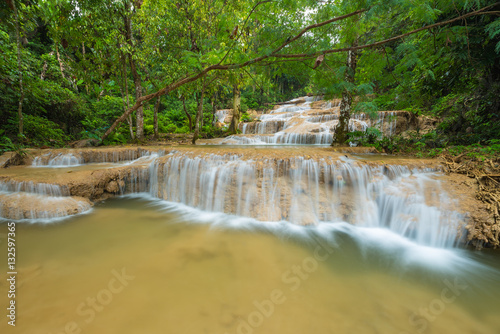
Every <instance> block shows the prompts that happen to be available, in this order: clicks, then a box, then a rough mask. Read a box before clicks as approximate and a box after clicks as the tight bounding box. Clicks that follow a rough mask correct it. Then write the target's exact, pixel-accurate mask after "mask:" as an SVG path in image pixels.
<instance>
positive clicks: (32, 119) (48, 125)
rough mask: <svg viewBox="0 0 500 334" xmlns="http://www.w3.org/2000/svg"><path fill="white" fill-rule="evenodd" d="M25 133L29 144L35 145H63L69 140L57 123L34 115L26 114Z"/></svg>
mask: <svg viewBox="0 0 500 334" xmlns="http://www.w3.org/2000/svg"><path fill="white" fill-rule="evenodd" d="M24 135H25V137H26V139H27V141H28V144H30V145H35V146H42V145H48V146H62V145H64V143H65V142H66V141H68V140H69V137H68V136H66V134H65V133H64V131H63V130H62V129H61V128H59V126H58V125H57V124H56V123H54V122H51V121H49V120H48V119H46V118H43V117H40V116H34V115H25V116H24Z"/></svg>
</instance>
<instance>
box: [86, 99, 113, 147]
mask: <svg viewBox="0 0 500 334" xmlns="http://www.w3.org/2000/svg"><path fill="white" fill-rule="evenodd" d="M122 113H123V101H122V99H121V98H119V97H113V96H109V95H106V96H103V97H102V98H101V99H100V100H99V101H95V102H93V103H92V109H91V110H90V111H88V112H87V113H86V115H85V119H84V120H83V121H82V125H83V126H84V127H85V129H86V131H87V133H92V135H89V136H88V137H89V138H95V136H98V137H100V136H102V134H104V132H106V130H107V129H108V128H109V127H110V126H111V124H112V123H113V122H114V120H115V119H116V118H118V117H119V116H121V114H122Z"/></svg>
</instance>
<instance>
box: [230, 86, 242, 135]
mask: <svg viewBox="0 0 500 334" xmlns="http://www.w3.org/2000/svg"><path fill="white" fill-rule="evenodd" d="M240 113H241V92H240V89H239V87H238V84H235V85H234V86H233V118H232V119H231V124H230V125H229V131H230V132H231V133H236V132H237V131H238V124H239V122H240V117H241V115H240Z"/></svg>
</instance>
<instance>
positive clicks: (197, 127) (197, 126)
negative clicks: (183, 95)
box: [193, 85, 205, 145]
mask: <svg viewBox="0 0 500 334" xmlns="http://www.w3.org/2000/svg"><path fill="white" fill-rule="evenodd" d="M204 95H205V85H203V87H202V89H201V93H200V95H199V99H198V112H197V113H196V120H195V122H194V133H193V145H196V140H197V139H198V136H199V134H200V121H201V118H202V117H203V97H204Z"/></svg>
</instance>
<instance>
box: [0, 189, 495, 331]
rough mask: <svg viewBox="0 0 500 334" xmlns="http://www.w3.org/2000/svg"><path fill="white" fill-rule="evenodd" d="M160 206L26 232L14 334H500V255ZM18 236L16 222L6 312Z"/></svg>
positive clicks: (114, 206)
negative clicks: (13, 254) (446, 248)
mask: <svg viewBox="0 0 500 334" xmlns="http://www.w3.org/2000/svg"><path fill="white" fill-rule="evenodd" d="M159 204H161V202H158V201H155V202H153V201H148V200H144V199H138V198H136V199H130V198H129V199H116V200H112V201H108V202H106V203H104V204H101V205H98V206H97V207H96V208H95V209H94V210H93V211H92V212H91V213H90V214H87V215H82V216H77V217H73V218H70V219H67V220H65V221H62V222H58V223H52V224H27V223H19V224H17V239H18V244H17V267H18V272H19V274H18V278H17V279H18V285H17V292H18V295H17V321H16V324H17V325H16V327H15V328H11V327H10V326H8V325H7V319H6V317H5V315H2V319H3V320H2V321H1V323H0V332H1V333H107V334H112V333H120V334H123V333H125V334H129V333H221V334H224V333H301V334H302V333H315V334H316V333H398V334H401V333H429V334H430V333H436V334H437V333H439V334H443V333H445V334H446V333H478V334H479V333H480V334H486V333H492V334H494V333H499V332H500V317H499V316H498V311H499V309H500V304H499V303H498V300H499V299H498V298H499V297H500V284H499V283H500V275H499V271H498V269H499V268H500V259H499V257H498V253H495V252H487V251H483V252H481V253H474V252H470V251H464V250H451V251H449V250H438V249H432V248H428V247H421V246H417V245H415V244H413V243H411V242H409V241H407V240H405V239H403V238H401V237H399V236H397V235H394V234H391V232H388V231H384V230H380V229H368V228H355V227H352V226H350V225H347V224H336V225H334V224H324V225H321V226H320V227H319V228H303V227H295V226H293V225H292V224H284V223H275V224H270V223H267V225H262V223H260V224H259V223H256V222H254V221H251V220H249V219H243V218H237V217H230V216H227V215H223V214H207V213H200V212H197V211H194V210H189V209H179V206H173V205H172V206H170V207H168V206H167V207H165V206H161V205H159ZM6 232H7V227H6V224H5V223H2V224H1V225H0V233H1V234H0V247H1V248H2V249H3V251H2V253H0V265H1V267H0V268H1V272H0V277H1V283H0V287H1V291H2V295H1V296H0V309H2V310H4V311H2V312H3V313H5V314H6V307H7V296H6V290H7V289H6V287H7V284H6V274H5V273H6V271H7V270H6V258H7V252H6ZM1 254H3V255H1Z"/></svg>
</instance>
